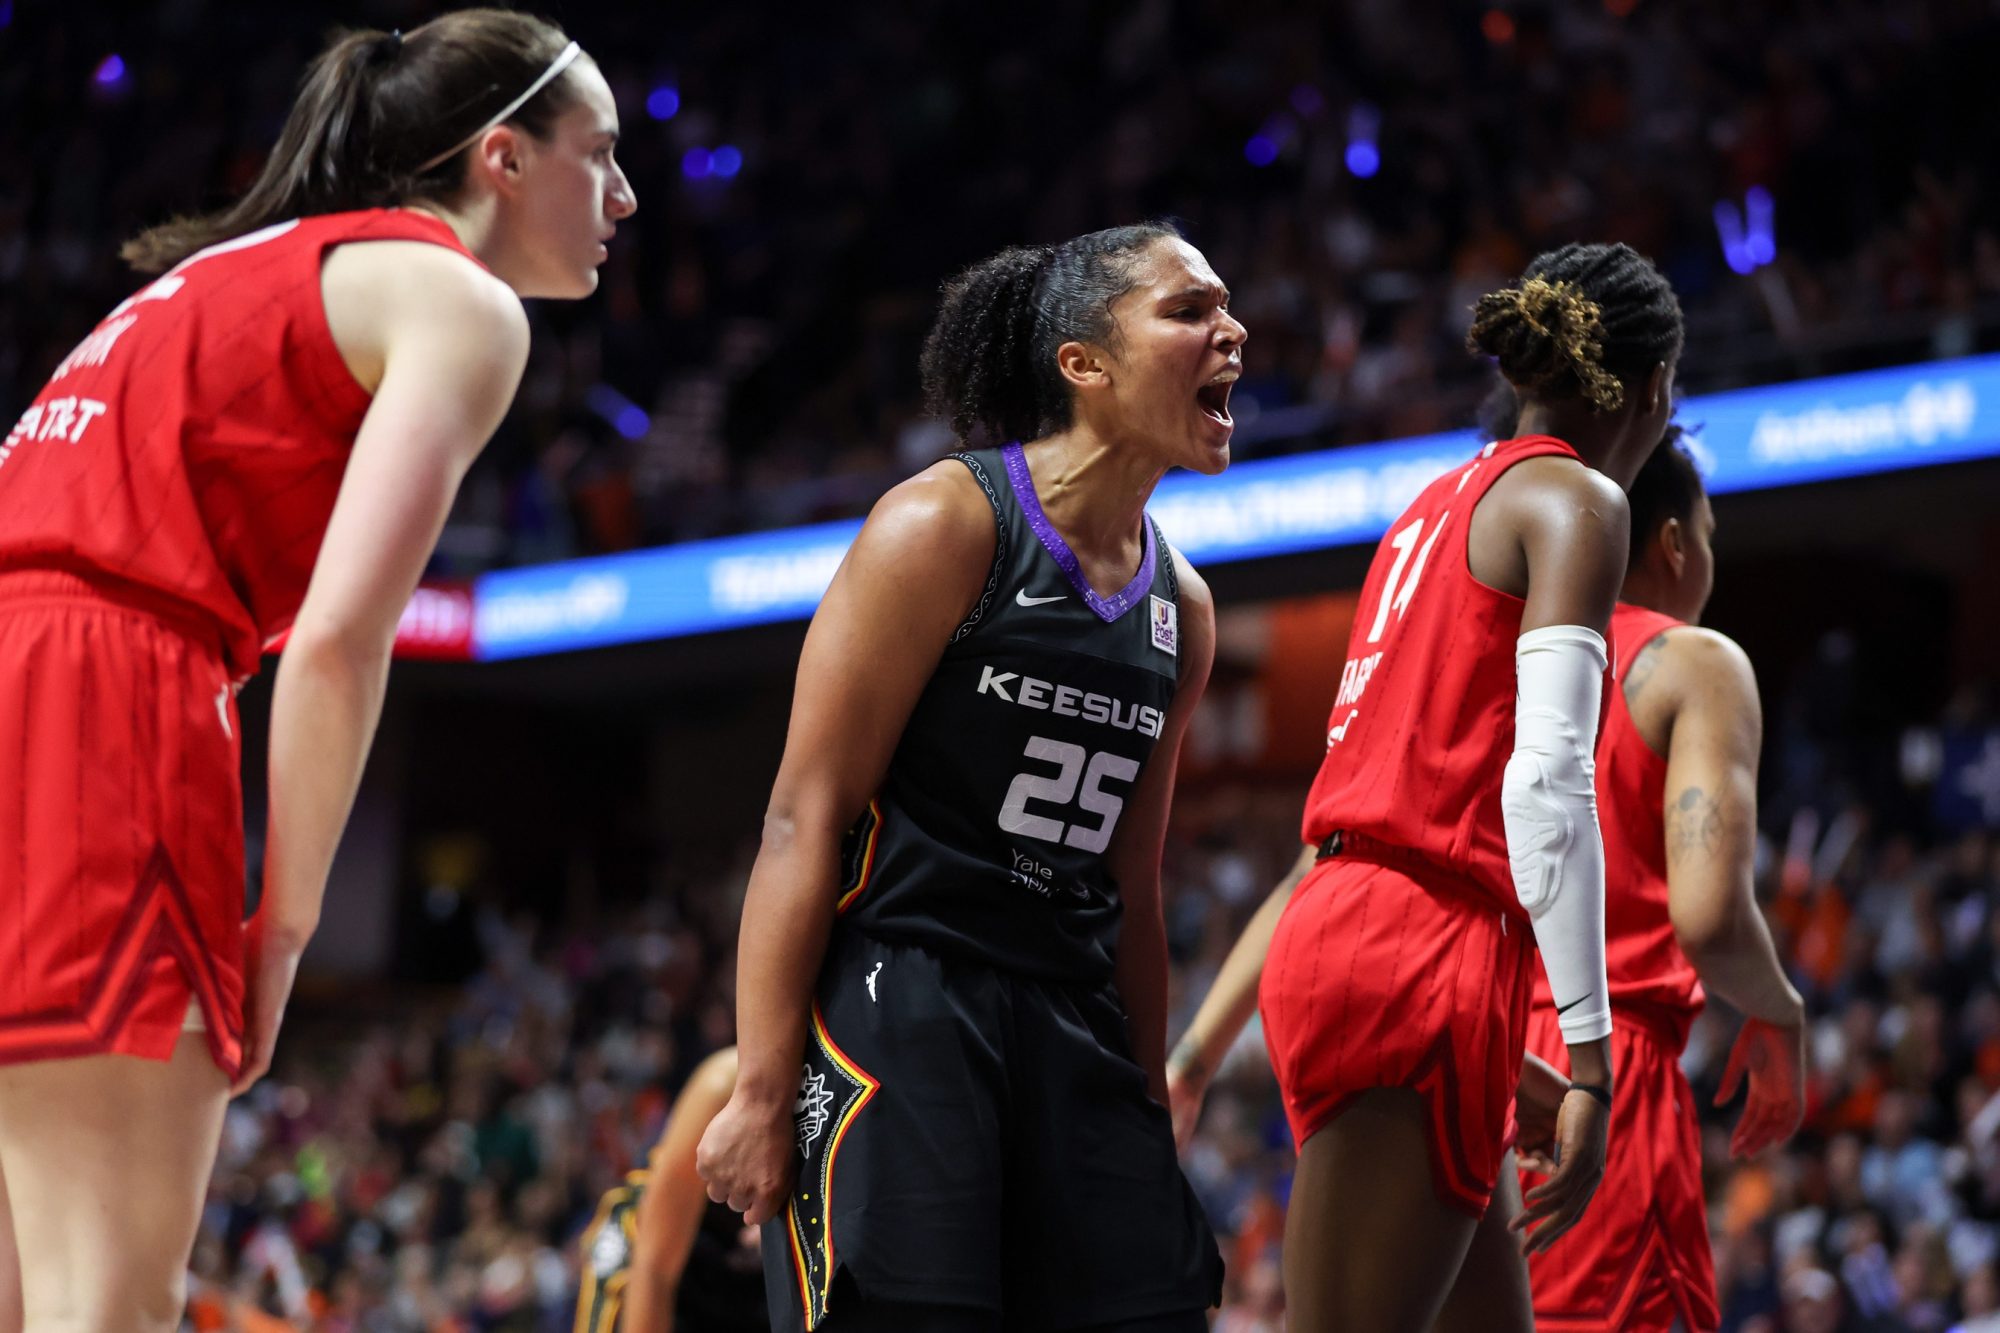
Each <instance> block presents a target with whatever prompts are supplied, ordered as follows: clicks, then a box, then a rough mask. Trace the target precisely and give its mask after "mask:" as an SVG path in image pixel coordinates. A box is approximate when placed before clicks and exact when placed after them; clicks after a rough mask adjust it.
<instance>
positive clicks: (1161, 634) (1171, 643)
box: [1147, 596, 1181, 657]
mask: <svg viewBox="0 0 2000 1333" xmlns="http://www.w3.org/2000/svg"><path fill="white" fill-rule="evenodd" d="M1147 600H1149V601H1150V602H1152V604H1153V646H1154V647H1155V648H1158V649H1159V650H1160V651H1161V652H1163V653H1167V654H1169V655H1171V656H1174V657H1178V656H1180V651H1181V650H1180V642H1181V613H1180V608H1179V607H1177V606H1175V605H1174V604H1173V603H1172V602H1170V601H1168V600H1167V599H1166V598H1164V597H1160V596H1154V597H1150V598H1148V599H1147Z"/></svg>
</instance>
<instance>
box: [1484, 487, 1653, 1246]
mask: <svg viewBox="0 0 2000 1333" xmlns="http://www.w3.org/2000/svg"><path fill="white" fill-rule="evenodd" d="M1630 525H1631V515H1630V512H1629V510H1628V508H1627V506H1626V503H1625V495H1624V492H1623V491H1622V490H1620V489H1619V487H1618V486H1617V485H1616V484H1615V483H1614V482H1612V481H1611V480H1610V479H1609V478H1607V477H1605V476H1604V475H1603V474H1601V473H1599V472H1596V471H1594V470H1592V469H1590V468H1587V467H1584V466H1583V465H1581V464H1580V463H1578V462H1576V461H1575V460H1573V459H1566V458H1531V459H1528V460H1526V461H1524V462H1521V463H1519V464H1516V465H1515V466H1514V467H1513V468H1511V469H1509V470H1508V472H1507V473H1506V475H1505V476H1503V477H1501V478H1500V479H1499V480H1498V481H1496V482H1495V483H1494V484H1493V487H1492V489H1491V490H1489V491H1488V492H1487V494H1486V496H1485V498H1484V499H1483V500H1482V501H1481V502H1480V505H1479V507H1478V509H1477V510H1475V511H1474V514H1473V522H1472V530H1471V533H1470V535H1469V540H1468V545H1467V558H1468V561H1469V562H1470V564H1471V568H1472V573H1473V574H1474V576H1475V577H1477V578H1479V579H1480V580H1481V581H1482V582H1485V583H1487V584H1489V585H1491V586H1494V587H1499V588H1503V589H1506V588H1513V589H1519V590H1520V593H1521V595H1522V596H1523V597H1524V599H1525V603H1526V604H1525V606H1524V607H1523V609H1522V615H1521V636H1520V639H1519V642H1518V644H1517V647H1516V651H1515V663H1516V674H1517V677H1518V685H1517V697H1516V704H1515V729H1514V735H1515V739H1514V753H1513V756H1512V757H1511V758H1510V759H1509V760H1508V761H1507V771H1506V775H1505V778H1504V780H1503V782H1502V784H1501V789H1500V804H1501V811H1502V814H1503V816H1504V819H1505V823H1506V831H1507V853H1508V861H1509V864H1510V868H1511V870H1512V872H1513V879H1514V887H1515V892H1516V894H1517V895H1518V896H1519V898H1520V901H1521V904H1522V906H1523V907H1524V908H1526V909H1527V912H1528V915H1529V916H1530V917H1531V918H1532V919H1533V921H1534V923H1535V939H1536V943H1537V945H1538V947H1539V952H1540V954H1541V957H1542V966H1543V968H1544V970H1545V971H1546V972H1547V973H1548V977H1549V985H1550V988H1551V990H1552V991H1553V992H1554V994H1555V999H1556V1005H1557V1015H1558V1018H1557V1021H1558V1023H1559V1024H1560V1025H1561V1027H1562V1030H1563V1041H1564V1043H1565V1044H1566V1045H1567V1046H1568V1047H1569V1057H1570V1071H1571V1078H1572V1079H1573V1080H1574V1081H1573V1083H1572V1085H1571V1090H1570V1091H1569V1092H1568V1094H1567V1095H1566V1096H1564V1098H1563V1100H1562V1105H1561V1109H1560V1111H1559V1113H1558V1116H1557V1123H1556V1134H1555V1145H1556V1148H1557V1151H1558V1154H1559V1165H1558V1166H1557V1168H1556V1172H1555V1174H1554V1175H1552V1176H1551V1177H1549V1179H1548V1180H1546V1181H1544V1182H1543V1183H1542V1184H1541V1185H1539V1186H1537V1187H1535V1188H1534V1189H1532V1190H1530V1191H1529V1192H1528V1193H1527V1195H1526V1196H1525V1200H1524V1202H1525V1204H1526V1206H1525V1208H1524V1209H1523V1210H1522V1212H1521V1215H1520V1216H1519V1217H1518V1218H1516V1219H1515V1221H1514V1224H1513V1226H1514V1230H1515V1231H1516V1232H1519V1233H1523V1236H1524V1245H1525V1248H1527V1249H1528V1250H1530V1251H1532V1250H1538V1249H1545V1248H1546V1247H1548V1246H1549V1245H1552V1244H1553V1243H1554V1242H1555V1240H1556V1238H1557V1237H1559V1236H1561V1235H1562V1234H1563V1233H1564V1232H1566V1231H1567V1230H1569V1228H1570V1227H1572V1226H1575V1225H1576V1223H1577V1221H1578V1220H1579V1219H1580V1218H1581V1217H1582V1216H1583V1210H1584V1208H1585V1207H1586V1206H1588V1204H1589V1203H1590V1199H1591V1196H1592V1195H1594V1194H1595V1193H1596V1191H1597V1184H1598V1181H1599V1180H1601V1179H1602V1178H1603V1174H1604V1151H1605V1137H1606V1132H1607V1130H1608V1128H1609V1120H1610V1111H1609V1108H1608V1107H1607V1106H1606V1105H1604V1104H1603V1103H1602V1102H1600V1101H1598V1100H1597V1097H1596V1096H1593V1095H1592V1094H1591V1093H1590V1092H1588V1091H1586V1090H1585V1089H1587V1088H1593V1087H1594V1088H1596V1089H1598V1095H1599V1096H1604V1097H1606V1098H1608V1097H1609V1095H1610V1090H1611V1086H1612V1084H1611V1079H1612V1069H1611V1051H1610V1035H1611V1006H1610V996H1609V993H1608V989H1607V987H1606V984H1605V964H1604V846H1603V842H1602V840H1601V839H1600V837H1599V835H1598V831H1597V810H1596V800H1597V794H1596V783H1595V777H1594V766H1593V764H1592V760H1591V751H1592V749H1593V748H1594V747H1595V744H1596V738H1597V721H1598V709H1599V704H1600V701H1601V698H1602V693H1603V686H1604V668H1605V660H1606V659H1605V648H1604V631H1605V628H1606V626H1607V625H1609V624H1610V621H1611V611H1612V608H1613V607H1614V606H1615V605H1616V604H1617V600H1618V589H1619V586H1620V584H1622V583H1623V582H1624V578H1625V556H1626V550H1627V546H1628V535H1627V534H1628V530H1629V528H1630Z"/></svg>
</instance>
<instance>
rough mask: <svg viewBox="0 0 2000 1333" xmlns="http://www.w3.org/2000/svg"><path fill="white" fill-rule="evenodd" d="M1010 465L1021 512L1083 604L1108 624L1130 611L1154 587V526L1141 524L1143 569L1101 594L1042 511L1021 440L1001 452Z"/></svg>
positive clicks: (1011, 479) (1008, 467) (1008, 473)
mask: <svg viewBox="0 0 2000 1333" xmlns="http://www.w3.org/2000/svg"><path fill="white" fill-rule="evenodd" d="M1000 456H1001V458H1002V459H1004V460H1005V461H1006V464H1007V480H1008V481H1010V482H1012V483H1013V484H1014V498H1015V499H1016V500H1018V501H1020V504H1021V512H1022V513H1023V514H1025V515H1027V518H1028V526H1029V527H1031V528H1033V529H1034V530H1035V535H1036V536H1037V537H1039V538H1041V540H1042V549H1043V550H1045V551H1047V552H1048V553H1049V557H1050V558H1051V559H1053V560H1054V561H1055V562H1056V565H1057V566H1058V567H1059V568H1060V569H1061V570H1062V572H1063V574H1064V575H1065V576H1066V577H1067V578H1068V579H1069V586H1070V587H1072V588H1075V589H1076V595H1077V596H1079V597H1081V598H1083V604H1084V605H1085V606H1087V607H1089V608H1090V609H1091V610H1092V611H1095V612H1096V613H1097V618H1098V619H1099V620H1102V621H1103V622H1104V623H1106V624H1107V625H1108V624H1110V623H1111V622H1112V621H1114V620H1116V619H1118V617H1120V616H1122V615H1124V614H1125V613H1126V612H1127V611H1130V610H1131V609H1132V608H1133V607H1134V606H1136V605H1137V604H1138V602H1139V599H1140V598H1141V597H1143V596H1145V594H1146V590H1147V589H1148V588H1150V587H1152V586H1153V563H1154V561H1155V560H1156V559H1157V553H1156V552H1155V551H1154V549H1153V525H1152V523H1150V522H1148V521H1146V520H1145V519H1143V518H1142V519H1141V520H1140V527H1142V528H1143V529H1144V530H1145V542H1146V554H1145V556H1144V557H1143V558H1142V559H1141V560H1140V561H1139V572H1138V573H1137V574H1134V575H1133V576H1132V581H1131V582H1130V583H1128V584H1126V585H1125V586H1124V587H1122V588H1120V589H1119V590H1118V591H1117V592H1114V593H1112V594H1111V596H1109V597H1099V596H1098V595H1097V590H1096V589H1095V588H1093V587H1091V586H1090V584H1089V583H1088V582H1087V581H1085V579H1084V577H1083V566H1082V565H1080V564H1078V563H1077V559H1076V552H1075V551H1072V550H1070V549H1069V543H1068V542H1066V541H1064V540H1063V537H1062V534H1061V533H1060V532H1057V531H1056V529H1055V525H1054V524H1053V523H1050V522H1049V516H1048V515H1047V514H1045V513H1043V512H1042V498H1041V497H1040V496H1039V495H1037V494H1035V478H1034V476H1033V475H1032V474H1031V473H1030V472H1029V471H1028V456H1027V454H1026V453H1025V452H1023V451H1022V449H1021V446H1020V445H1019V444H1018V443H1015V444H1010V445H1008V446H1007V447H1006V448H1004V449H1002V450H1001V451H1000Z"/></svg>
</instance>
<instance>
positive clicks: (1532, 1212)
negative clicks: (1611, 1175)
mask: <svg viewBox="0 0 2000 1333" xmlns="http://www.w3.org/2000/svg"><path fill="white" fill-rule="evenodd" d="M1610 1127H1611V1111H1610V1108H1608V1107H1606V1106H1605V1105H1603V1104H1602V1103H1601V1102H1599V1101H1598V1100H1597V1099H1596V1098H1595V1097H1593V1096H1591V1095H1590V1094H1589V1093H1587V1092H1574V1091H1572V1092H1570V1093H1569V1094H1568V1095H1566V1096H1565V1097H1564V1098H1563V1099H1562V1109H1561V1110H1560V1111H1559V1112H1557V1113H1556V1155H1555V1172H1554V1174H1552V1175H1551V1176H1550V1177H1549V1178H1548V1179H1547V1180H1545V1181H1543V1182H1542V1183H1541V1184H1539V1185H1537V1186H1535V1188H1533V1189H1531V1190H1529V1191H1528V1192H1527V1194H1525V1195H1524V1196H1522V1203H1523V1204H1524V1205H1526V1206H1525V1207H1523V1208H1522V1209H1521V1213H1520V1215H1519V1216H1518V1217H1516V1218H1515V1219H1514V1220H1513V1221H1512V1222H1510V1223H1508V1230H1510V1231H1512V1232H1513V1233H1514V1234H1515V1236H1516V1237H1517V1238H1518V1239H1519V1242H1520V1246H1521V1253H1523V1254H1533V1253H1535V1252H1536V1251H1537V1250H1546V1249H1547V1248H1549V1246H1551V1245H1553V1244H1555V1243H1556V1238H1557V1237H1559V1236H1561V1235H1562V1234H1563V1233H1564V1232H1566V1231H1568V1230H1569V1229H1570V1228H1571V1227H1573V1226H1575V1225H1576V1224H1577V1223H1578V1222H1579V1221H1581V1220H1582V1219H1583V1210H1584V1209H1585V1208H1588V1207H1589V1206H1590V1200H1591V1198H1592V1197H1593V1196H1594V1195H1595V1194H1596V1193H1597V1186H1598V1183H1599V1182H1600V1181H1602V1180H1603V1179H1604V1148H1605V1142H1606V1139H1607V1138H1608V1136H1609V1131H1610Z"/></svg>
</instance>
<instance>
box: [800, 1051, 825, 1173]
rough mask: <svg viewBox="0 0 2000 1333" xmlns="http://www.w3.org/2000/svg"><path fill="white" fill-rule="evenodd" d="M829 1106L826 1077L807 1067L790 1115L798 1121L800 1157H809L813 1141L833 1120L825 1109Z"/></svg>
mask: <svg viewBox="0 0 2000 1333" xmlns="http://www.w3.org/2000/svg"><path fill="white" fill-rule="evenodd" d="M831 1105H833V1094H832V1093H830V1092H828V1091H827V1090H826V1075H825V1074H819V1073H815V1072H813V1070H812V1069H811V1068H810V1067H808V1068H807V1070H806V1074H805V1079H804V1080H803V1081H802V1082H801V1083H800V1084H799V1099H798V1101H797V1102H795V1103H793V1105H792V1115H793V1116H794V1117H795V1118H796V1119H797V1121H798V1127H799V1155H800V1156H801V1157H806V1156H810V1155H811V1153H812V1146H813V1142H814V1140H816V1139H818V1138H819V1136H820V1135H821V1134H823V1133H825V1132H826V1122H827V1121H828V1120H830V1119H832V1118H833V1113H832V1112H830V1111H828V1110H827V1109H826V1108H827V1107H829V1106H831Z"/></svg>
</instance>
